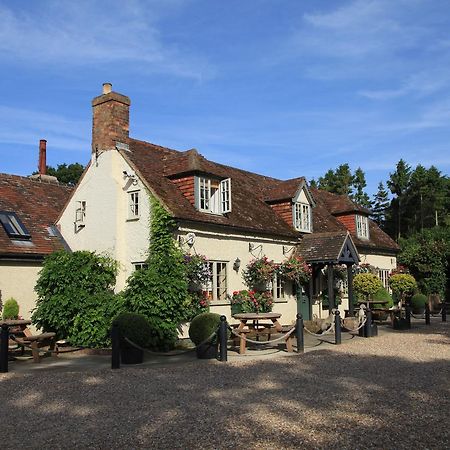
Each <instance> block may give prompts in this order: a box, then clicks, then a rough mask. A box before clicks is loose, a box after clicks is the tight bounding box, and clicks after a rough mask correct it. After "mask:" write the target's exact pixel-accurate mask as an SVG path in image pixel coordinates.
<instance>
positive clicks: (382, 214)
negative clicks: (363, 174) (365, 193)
mask: <svg viewBox="0 0 450 450" xmlns="http://www.w3.org/2000/svg"><path fill="white" fill-rule="evenodd" d="M389 204H390V202H389V196H388V192H387V191H386V189H385V187H384V184H383V182H382V181H380V182H379V183H378V191H377V193H376V194H375V195H374V196H373V202H372V219H373V220H374V221H375V222H376V223H377V224H378V225H379V226H380V227H381V228H384V227H385V224H386V214H387V210H388V208H389Z"/></svg>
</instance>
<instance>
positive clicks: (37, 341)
mask: <svg viewBox="0 0 450 450" xmlns="http://www.w3.org/2000/svg"><path fill="white" fill-rule="evenodd" d="M23 334H24V336H23V337H16V338H15V342H16V343H17V344H19V345H23V346H27V347H31V354H32V355H33V362H36V363H38V362H40V360H41V358H40V355H39V349H40V348H43V347H49V350H50V351H54V350H55V336H56V333H41V334H36V335H34V334H33V333H32V332H31V330H29V329H28V328H25V330H23ZM52 355H53V356H57V355H56V353H52Z"/></svg>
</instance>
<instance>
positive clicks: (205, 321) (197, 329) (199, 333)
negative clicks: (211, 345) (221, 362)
mask: <svg viewBox="0 0 450 450" xmlns="http://www.w3.org/2000/svg"><path fill="white" fill-rule="evenodd" d="M219 324H220V316H219V314H216V313H203V314H200V315H198V316H197V317H194V319H193V320H192V322H191V326H190V327H189V337H190V338H191V341H192V342H193V343H194V344H195V345H198V344H200V343H202V342H203V341H204V340H206V339H208V337H209V336H211V334H212V333H214V332H215V331H216V330H217V329H218V327H219Z"/></svg>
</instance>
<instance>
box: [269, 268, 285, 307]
mask: <svg viewBox="0 0 450 450" xmlns="http://www.w3.org/2000/svg"><path fill="white" fill-rule="evenodd" d="M272 295H273V299H274V301H284V300H286V280H285V279H283V278H282V277H279V276H278V275H277V274H274V276H273V282H272Z"/></svg>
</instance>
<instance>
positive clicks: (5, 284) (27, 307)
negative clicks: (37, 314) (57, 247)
mask: <svg viewBox="0 0 450 450" xmlns="http://www.w3.org/2000/svg"><path fill="white" fill-rule="evenodd" d="M41 268H42V264H41V263H38V262H36V263H35V262H7V261H1V262H0V291H1V295H2V302H3V304H4V303H5V302H6V300H8V299H9V298H11V297H14V298H15V299H16V300H17V302H18V303H19V308H20V309H19V314H20V315H21V316H22V317H23V318H24V319H30V318H31V310H32V309H33V308H34V307H35V306H36V300H37V295H36V293H35V292H34V286H35V285H36V281H37V278H38V273H39V271H40V270H41Z"/></svg>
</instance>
